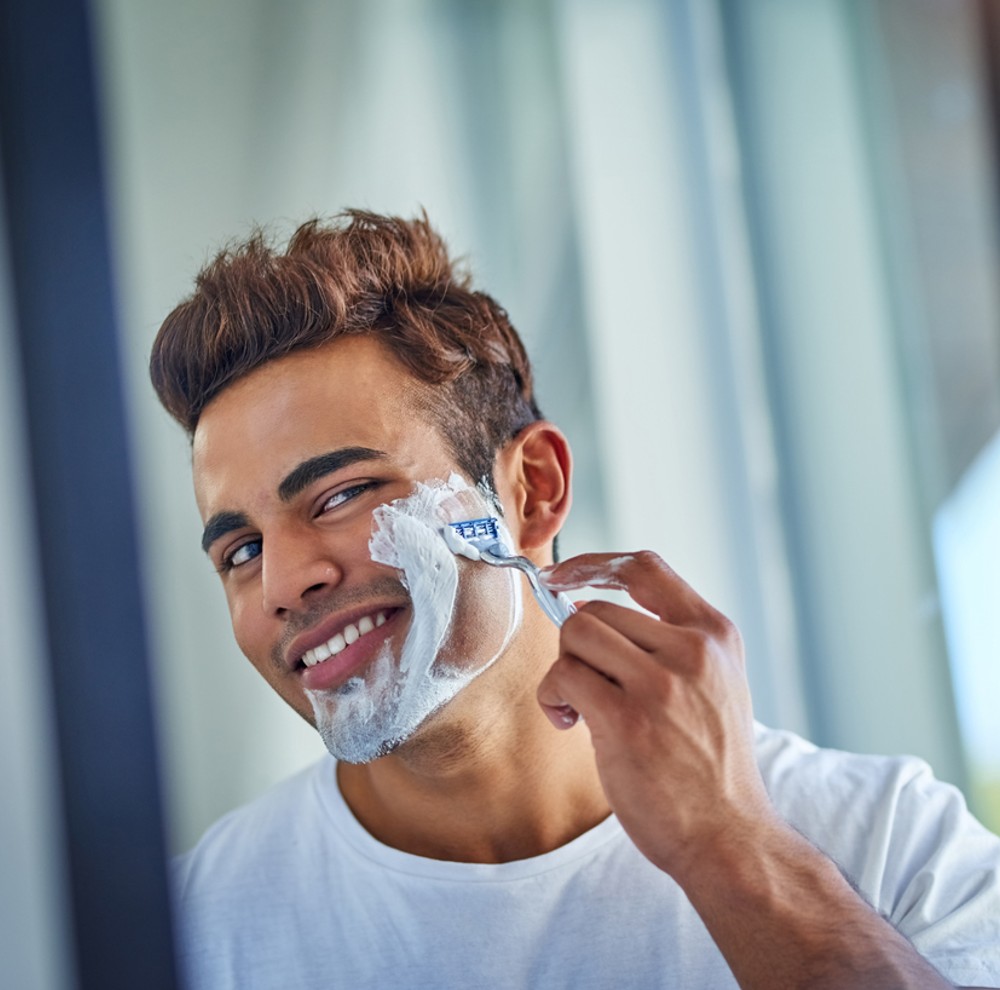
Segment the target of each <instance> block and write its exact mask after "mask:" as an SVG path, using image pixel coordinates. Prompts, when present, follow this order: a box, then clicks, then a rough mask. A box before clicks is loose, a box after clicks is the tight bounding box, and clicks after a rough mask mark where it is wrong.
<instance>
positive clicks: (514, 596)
mask: <svg viewBox="0 0 1000 990" xmlns="http://www.w3.org/2000/svg"><path fill="white" fill-rule="evenodd" d="M490 508H491V506H490V505H489V503H488V501H487V499H486V498H485V497H484V494H483V493H482V492H480V491H479V490H477V489H476V488H473V487H472V486H470V485H469V484H468V483H467V482H466V481H465V480H464V479H463V478H461V477H460V476H459V475H457V474H452V476H451V477H450V478H449V479H448V480H447V481H446V482H445V481H439V480H435V481H428V482H426V483H418V484H417V485H416V486H415V488H414V490H413V492H412V493H411V494H410V495H408V496H407V497H406V498H402V499H397V500H395V501H394V502H390V503H388V504H386V505H380V506H379V507H378V508H377V509H376V510H375V511H374V513H373V514H372V521H373V527H372V537H371V540H370V541H369V544H368V549H369V552H370V554H371V558H372V560H374V561H375V562H376V563H380V564H386V565H388V566H389V567H392V568H394V569H396V570H397V571H398V572H399V577H400V581H401V582H402V584H403V586H404V587H405V588H406V590H407V592H408V593H409V595H410V602H411V619H410V625H409V628H408V629H407V630H406V636H405V639H404V640H403V643H402V645H401V646H400V644H399V643H398V641H397V637H396V636H393V637H392V638H390V639H388V640H386V641H385V642H384V643H383V644H382V647H381V651H380V653H379V654H378V656H377V657H376V658H375V659H374V660H373V661H372V662H371V663H369V664H368V665H367V667H366V668H365V670H364V671H363V672H362V673H361V674H359V675H358V676H356V677H352V678H350V679H349V680H348V681H346V682H345V683H344V684H342V685H340V686H339V687H337V688H335V689H333V690H328V691H307V692H306V693H307V695H308V697H309V700H310V702H311V703H312V706H313V712H314V714H315V717H316V727H317V729H318V730H319V733H320V735H321V736H322V738H323V742H324V743H325V744H326V747H327V749H328V750H329V751H330V752H331V753H332V754H333V755H334V756H335V757H337V759H340V760H344V761H345V762H348V763H366V762H368V761H370V760H374V759H377V758H378V757H380V756H384V755H385V754H386V753H389V752H391V751H392V750H394V749H395V748H396V747H397V746H398V745H399V744H400V743H402V742H404V741H405V740H406V739H408V738H409V737H410V736H412V735H413V733H414V732H415V731H416V730H417V729H418V728H419V727H420V725H421V724H422V723H423V722H424V721H425V720H426V719H427V718H428V716H430V715H432V714H433V713H434V712H436V711H437V710H438V709H440V708H441V707H442V706H443V705H444V704H446V703H447V702H448V701H450V700H451V699H452V698H454V697H455V695H456V694H458V692H459V691H461V690H462V688H464V687H465V686H466V685H467V684H469V683H470V682H471V681H472V680H473V679H474V678H475V677H477V676H478V675H479V674H481V673H482V672H483V671H484V670H486V669H487V668H488V667H490V666H491V665H492V664H493V663H494V662H495V661H496V659H497V658H498V657H499V656H500V655H501V654H502V653H503V652H504V650H506V648H507V646H508V645H509V643H510V640H511V638H512V637H513V635H514V632H515V631H516V629H517V628H518V626H519V625H520V621H521V606H522V603H521V584H520V581H518V580H517V578H516V575H514V574H513V573H512V572H510V571H503V570H499V569H494V568H490V567H488V566H487V565H483V564H472V563H469V562H466V561H464V560H461V561H460V560H459V558H457V557H456V555H455V554H454V553H453V552H452V550H451V548H450V547H449V545H448V543H447V542H446V541H445V538H444V537H443V536H442V532H441V530H442V527H443V526H445V525H446V524H447V523H449V522H457V521H460V520H462V519H469V518H476V516H477V515H478V516H482V515H484V514H486V513H487V511H489V510H490ZM505 536H507V538H508V539H509V534H505Z"/></svg>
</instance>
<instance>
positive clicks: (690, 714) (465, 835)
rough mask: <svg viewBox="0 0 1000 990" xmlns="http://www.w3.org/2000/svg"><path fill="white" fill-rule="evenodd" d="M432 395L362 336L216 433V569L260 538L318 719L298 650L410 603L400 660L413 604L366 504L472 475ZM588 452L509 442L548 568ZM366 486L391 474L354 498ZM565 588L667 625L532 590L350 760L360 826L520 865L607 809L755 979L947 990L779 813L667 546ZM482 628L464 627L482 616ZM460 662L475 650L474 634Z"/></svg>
mask: <svg viewBox="0 0 1000 990" xmlns="http://www.w3.org/2000/svg"><path fill="white" fill-rule="evenodd" d="M422 388H423V386H421V385H420V384H419V383H418V382H417V381H415V380H414V379H413V378H412V377H411V376H410V375H409V373H408V372H406V371H405V370H404V369H403V368H402V367H401V366H400V365H398V364H397V363H396V361H395V360H394V358H393V357H392V356H391V355H390V354H389V353H388V352H386V351H385V350H384V349H383V348H382V347H381V346H380V345H379V344H377V343H376V342H375V341H373V340H371V339H368V338H350V339H344V340H340V341H337V342H335V343H333V344H330V345H327V346H325V347H323V348H321V349H319V350H316V351H310V352H305V353H300V354H296V355H292V356H289V357H286V358H282V359H280V360H277V361H274V362H272V363H270V364H268V365H266V366H265V367H263V368H262V369H259V370H258V371H255V372H253V373H252V374H251V375H249V376H247V377H246V378H244V379H242V380H241V381H239V382H237V383H236V384H234V385H232V386H230V387H229V388H228V389H227V390H226V391H225V392H223V393H222V394H221V395H220V396H218V397H217V398H216V399H215V400H214V401H213V402H212V403H211V404H210V405H209V406H208V407H207V409H206V410H205V412H204V414H203V416H202V418H201V421H200V423H199V425H198V428H197V431H196V434H195V440H194V462H193V463H194V478H195V489H196V494H197V498H198V504H199V508H200V510H201V512H202V518H203V521H205V522H206V523H208V524H210V526H209V528H210V530H211V533H210V536H213V537H215V538H213V539H211V541H210V543H209V546H208V552H209V555H210V556H211V558H212V560H213V562H215V563H216V565H218V564H219V562H220V561H221V560H222V558H223V556H225V555H226V554H229V553H231V552H232V551H233V548H239V547H243V546H247V547H249V549H245V550H244V551H243V552H242V554H240V555H239V557H238V559H240V560H243V559H244V558H248V559H247V560H246V562H245V563H244V564H242V565H241V566H239V567H236V568H234V569H232V570H229V571H225V572H224V573H223V575H222V580H223V585H224V587H225V592H226V597H227V601H228V604H229V609H230V613H231V617H232V622H233V629H234V632H235V635H236V639H237V641H238V642H239V645H240V647H241V649H242V650H243V652H244V653H245V654H246V655H247V657H248V658H249V659H250V661H251V663H253V665H254V666H255V667H256V668H257V669H258V671H260V673H261V674H262V675H263V676H264V678H265V679H266V680H267V681H268V683H269V684H271V686H272V687H273V688H274V689H275V691H277V693H278V694H279V695H281V697H282V698H284V699H285V701H286V702H287V703H288V704H290V705H291V706H292V707H293V708H294V709H295V710H296V711H298V712H299V713H300V714H301V715H302V716H303V717H304V718H307V719H311V717H312V713H311V706H310V705H309V703H308V700H307V699H306V697H305V693H304V688H303V684H302V672H301V671H298V670H295V669H290V668H289V667H288V666H286V665H285V664H284V663H283V662H281V658H282V657H283V656H284V655H285V654H287V652H288V649H289V644H290V643H294V642H295V641H296V639H298V641H301V640H302V637H303V636H305V637H308V636H309V635H310V634H311V631H312V630H315V629H317V628H320V627H322V626H323V624H324V623H327V624H329V623H331V622H336V621H338V617H343V616H345V615H348V614H349V613H352V612H353V613H356V612H357V610H358V609H361V610H364V609H368V608H372V609H374V608H382V607H385V608H392V609H399V611H398V612H396V613H394V617H393V619H392V621H391V622H390V623H387V624H386V626H385V627H383V628H384V629H388V630H389V632H388V633H387V634H386V635H387V636H388V639H389V642H390V643H391V644H392V645H393V649H394V650H395V653H396V656H397V657H398V654H399V647H400V646H401V643H402V637H403V636H404V635H405V629H406V625H407V622H408V621H409V620H408V616H407V598H406V595H405V591H404V590H403V589H402V588H401V586H400V585H399V584H398V579H397V576H396V575H395V573H394V572H393V571H392V569H391V568H387V567H384V566H383V565H379V564H376V563H374V562H373V561H372V560H371V559H370V557H369V555H368V538H369V535H370V532H371V513H372V510H373V509H374V508H375V507H376V506H377V505H378V504H380V503H383V502H387V501H390V500H391V499H394V498H400V497H403V496H405V495H407V494H408V493H409V491H410V490H411V489H412V487H413V485H414V483H415V482H417V481H422V480H426V479H429V478H447V477H448V476H449V475H450V473H451V472H452V471H456V470H458V468H457V465H456V464H455V463H454V458H453V457H452V455H451V454H450V453H448V450H447V446H446V445H445V443H444V441H443V439H442V437H441V436H440V435H439V434H438V432H437V431H436V429H435V428H434V427H433V426H432V425H431V424H430V422H429V421H428V419H427V417H426V415H425V414H424V413H423V412H421V408H420V404H419V400H420V398H421V395H422V394H423V393H422ZM355 448H367V449H371V450H377V451H380V452H382V453H381V456H379V457H378V458H377V459H369V460H363V461H357V462H355V463H352V464H350V465H347V466H341V467H337V468H336V469H335V470H333V471H330V472H327V473H321V474H320V476H319V477H315V478H312V479H311V480H310V482H309V483H308V484H306V485H305V486H304V487H303V488H302V490H301V491H298V492H297V493H296V494H294V495H293V496H291V497H290V498H282V497H281V494H280V491H281V488H282V482H283V481H285V480H286V479H287V478H288V477H289V475H290V474H291V473H293V472H294V471H296V469H297V468H298V467H299V466H300V465H302V464H308V463H309V462H310V461H311V460H312V459H314V458H316V457H317V456H319V455H323V454H324V453H325V452H329V451H339V450H346V449H355ZM570 463H571V462H570V453H569V448H568V445H567V443H566V440H565V438H564V437H563V435H562V434H561V433H560V432H559V431H558V430H557V429H556V428H555V427H553V426H552V425H551V424H548V423H536V424H533V425H532V426H530V427H528V428H527V429H526V430H524V431H522V433H521V434H519V435H518V437H516V438H515V439H514V440H513V441H511V442H510V443H509V444H508V445H507V446H506V447H504V448H503V450H501V451H500V453H499V454H498V458H497V462H496V466H495V481H496V486H497V491H498V494H499V496H500V499H501V502H502V504H503V505H504V508H505V518H506V522H507V524H508V526H509V528H510V530H511V535H512V539H513V541H514V542H515V544H516V547H515V549H516V551H517V552H519V553H522V554H524V555H525V556H527V557H529V558H531V559H532V560H534V561H535V563H537V564H539V565H551V562H552V557H551V545H552V540H553V538H554V536H555V535H556V533H557V532H558V531H559V529H560V527H561V526H562V524H563V522H564V520H565V517H566V515H567V513H568V512H569V507H570ZM359 483H364V484H368V483H371V484H372V486H373V487H371V488H370V489H365V490H363V491H361V492H360V493H358V494H351V497H350V498H349V499H346V501H345V498H346V496H344V494H343V493H344V492H348V493H352V492H354V491H356V487H357V486H358V485H359ZM286 489H287V485H286ZM286 494H287V491H286ZM331 498H332V501H331ZM213 520H214V521H215V522H214V523H213ZM220 520H221V524H220ZM233 522H240V523H241V525H239V526H232V525H231V524H232V523H233ZM220 529H225V532H222V533H221V534H220V533H219V532H218V531H219V530H220ZM258 550H259V551H260V552H259V553H258V552H257V551H258ZM466 566H467V567H468V568H473V569H478V571H479V572H481V571H484V570H488V569H487V568H484V567H483V566H482V565H475V564H472V563H471V562H469V563H468V564H467V565H466ZM481 576H482V575H481ZM472 578H473V572H472V571H467V572H466V573H465V575H464V577H463V578H462V580H463V581H465V582H469V581H470V580H471V579H472ZM548 583H549V585H550V586H551V587H553V588H554V589H558V590H567V591H569V590H573V589H576V588H581V587H584V586H601V585H606V586H611V587H618V588H624V589H625V590H626V591H627V592H628V593H629V594H630V595H631V596H632V598H633V599H634V600H635V601H636V602H637V603H638V604H640V605H641V606H643V607H644V608H646V609H648V610H649V611H650V612H651V613H653V615H652V616H648V615H644V614H642V613H639V612H636V611H633V610H629V609H625V608H622V607H620V606H617V605H612V604H609V603H601V602H591V603H580V610H579V611H578V613H577V614H576V615H574V616H573V617H571V618H570V619H569V620H568V621H567V622H566V623H565V625H564V626H563V627H562V630H561V631H559V630H556V628H555V627H554V626H553V625H552V624H551V623H550V622H549V621H548V620H547V619H546V618H545V617H544V616H543V615H542V613H541V612H540V610H539V609H538V608H537V607H536V606H535V605H534V602H533V601H528V600H527V599H526V605H525V610H524V618H523V621H522V623H521V626H520V627H519V628H518V629H517V631H516V632H515V635H514V636H513V638H512V640H511V643H510V645H509V647H508V649H507V650H506V652H505V653H504V655H503V656H502V657H501V658H500V659H499V660H498V661H497V662H496V663H495V664H493V665H492V666H491V667H489V668H488V669H487V670H486V671H485V672H484V673H482V674H481V675H480V676H478V677H477V678H476V679H475V680H473V681H472V682H471V683H470V684H469V686H468V687H466V688H465V689H464V690H462V691H461V692H460V693H459V694H458V695H457V696H456V697H455V698H454V699H453V700H452V701H451V702H449V703H448V704H447V705H445V706H444V708H442V709H440V710H439V711H438V712H437V713H435V714H434V715H432V716H431V717H430V718H428V719H427V720H426V721H425V722H424V723H423V724H422V725H421V726H420V728H419V729H418V730H417V731H416V732H415V733H414V735H413V736H412V737H411V738H410V739H409V740H407V741H406V742H405V743H403V744H402V745H401V746H399V747H398V748H397V749H396V750H395V751H393V752H392V753H390V754H389V755H387V756H384V757H382V758H380V759H378V760H375V761H373V762H371V763H367V764H361V765H346V764H343V763H341V764H339V765H338V775H339V783H340V787H341V790H342V792H343V795H344V798H345V800H346V801H347V803H348V805H349V806H350V807H351V809H352V811H353V812H354V814H355V816H356V817H357V818H358V820H359V821H360V822H361V824H362V825H363V826H364V827H365V828H367V829H368V831H369V832H370V833H371V834H372V835H373V836H375V837H376V838H377V839H379V840H380V841H382V842H384V843H386V844H388V845H391V846H394V847H396V848H398V849H402V850H404V851H407V852H411V853H414V854H417V855H423V856H429V857H434V858H440V859H449V860H457V861H465V862H504V861H509V860H513V859H520V858H525V857H529V856H534V855H539V854H541V853H544V852H547V851H549V850H551V849H554V848H557V847H558V846H560V845H562V844H564V843H565V842H568V841H570V840H571V839H573V838H575V837H576V836H578V835H580V834H581V833H582V832H584V831H585V830H587V829H589V828H591V827H593V826H594V825H595V824H597V823H598V822H599V821H601V820H602V819H603V818H605V817H606V816H607V815H608V814H609V813H610V812H611V811H612V810H613V811H614V813H615V814H616V815H617V816H618V818H619V819H620V821H621V823H622V825H623V827H624V828H625V830H626V831H627V832H628V834H629V836H630V837H631V838H632V840H633V841H634V842H635V844H636V846H637V847H638V848H639V849H640V850H641V851H642V853H643V854H644V855H645V856H646V857H647V858H648V859H649V860H650V861H651V862H652V863H654V864H655V865H656V866H657V867H659V868H660V869H662V870H664V871H665V872H667V873H669V874H670V875H671V876H672V877H673V878H674V879H675V880H676V881H677V882H678V883H679V884H680V886H681V887H682V888H683V889H684V891H685V892H686V894H687V895H688V897H689V899H690V900H691V903H692V904H693V906H694V907H695V909H696V910H697V911H698V913H699V914H700V915H701V917H702V919H703V920H704V922H705V924H706V926H707V927H708V929H709V931H710V932H711V934H712V936H713V938H714V939H715V941H716V943H717V944H718V946H719V948H720V950H721V951H722V953H723V955H724V956H725V958H726V960H727V962H728V963H729V965H730V967H731V969H732V970H733V973H734V974H735V976H736V978H737V980H738V981H739V983H740V986H741V987H744V988H748V990H749V988H761V990H764V988H767V990H772V988H774V987H782V988H792V987H803V988H804V987H809V988H810V990H826V988H831V990H833V988H836V990H839V988H844V990H848V988H849V990H856V988H857V987H859V986H866V987H869V986H870V987H886V988H890V987H891V988H917V987H920V988H941V987H947V986H949V984H948V983H946V982H945V981H944V980H942V979H941V978H940V976H938V975H937V974H936V972H934V971H933V970H932V969H931V967H929V966H928V965H927V964H926V963H925V962H924V961H923V960H922V959H921V958H920V956H919V955H918V954H917V953H916V952H915V951H914V950H913V949H912V947H911V946H910V945H909V943H908V942H906V940H905V939H903V938H902V937H901V936H899V935H898V934H897V933H896V932H895V930H894V929H893V928H892V927H891V926H889V925H888V924H886V923H885V922H884V921H883V920H882V919H881V918H879V917H878V916H877V915H876V914H875V913H874V912H873V911H872V910H871V909H870V908H869V907H868V906H867V905H866V904H865V903H864V902H863V901H862V900H861V899H860V898H859V897H858V896H857V895H856V894H855V893H854V891H853V890H852V889H851V887H850V886H849V885H848V884H847V883H846V882H845V881H844V879H843V878H842V877H841V875H840V872H839V871H838V870H837V868H836V867H835V866H834V864H833V863H831V862H830V860H828V859H827V858H826V857H825V856H823V855H822V854H821V853H819V852H818V851H817V850H816V849H814V848H813V847H812V846H811V845H810V844H809V843H808V842H806V841H805V840H804V839H803V838H801V836H799V835H798V834H797V833H795V832H794V831H793V830H792V829H790V828H789V827H788V826H787V825H786V824H785V823H784V822H783V821H782V819H781V818H780V816H779V815H778V814H777V812H776V810H775V809H774V807H773V806H772V805H771V803H770V801H769V799H768V796H767V794H766V792H765V789H764V785H763V782H762V781H761V778H760V775H759V773H758V771H757V767H756V763H755V760H754V751H753V734H752V714H751V705H750V695H749V690H748V687H747V681H746V676H745V670H744V658H743V649H742V644H741V641H740V637H739V633H738V631H737V630H736V629H735V627H734V626H733V625H732V623H731V622H729V621H728V620H727V619H726V618H725V617H724V616H722V615H721V614H720V613H719V612H717V611H716V610H715V609H713V608H712V607H711V606H710V605H709V604H708V603H707V602H705V601H704V600H703V599H702V598H700V597H699V596H698V595H697V594H696V593H695V592H694V591H693V590H692V589H691V588H690V587H688V586H687V585H686V584H685V583H684V582H683V581H682V580H681V579H680V578H679V577H678V576H677V575H676V574H675V573H674V572H673V571H671V570H670V568H669V567H668V566H667V565H666V564H665V563H664V562H663V561H662V560H660V558H658V557H657V556H655V555H654V554H651V553H639V554H635V555H631V556H623V555H620V554H619V555H607V554H605V555H602V554H590V555H584V556H581V557H576V558H573V559H571V560H568V561H566V562H564V563H561V564H559V565H558V566H555V567H551V568H550V570H549V571H548ZM474 593H475V587H474V585H473V586H472V589H471V591H470V592H469V594H473V595H474ZM459 618H461V616H459ZM464 628H465V635H466V637H468V636H469V632H468V630H469V629H473V628H475V624H474V623H470V622H466V623H464ZM484 635H485V634H484ZM473 638H474V637H473ZM462 652H463V653H466V654H468V656H469V657H470V658H472V660H474V659H475V654H476V652H477V651H476V649H475V643H474V642H468V641H467V642H465V644H464V646H463V649H462ZM358 663H359V664H360V665H361V668H362V669H363V666H364V658H363V657H362V658H361V659H360V660H359V661H358ZM567 706H569V707H570V708H571V709H572V710H574V711H576V712H579V713H580V714H581V715H582V716H583V718H584V720H585V725H584V726H573V724H572V723H573V721H574V719H573V718H568V717H567V714H566V713H567ZM553 727H555V728H553ZM555 729H558V730H560V731H555Z"/></svg>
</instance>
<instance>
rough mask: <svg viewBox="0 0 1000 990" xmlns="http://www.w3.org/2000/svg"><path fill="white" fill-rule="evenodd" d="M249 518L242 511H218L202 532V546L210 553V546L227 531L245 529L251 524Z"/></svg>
mask: <svg viewBox="0 0 1000 990" xmlns="http://www.w3.org/2000/svg"><path fill="white" fill-rule="evenodd" d="M249 525H250V523H249V520H248V519H247V517H246V516H245V515H243V513H242V512H216V514H215V515H214V516H212V518H211V519H209V520H208V522H207V523H206V524H205V531H204V532H203V533H202V534H201V548H202V550H204V551H205V553H208V548H209V547H210V546H211V545H212V544H213V543H214V542H215V541H216V540H217V539H218V538H219V537H220V536H225V535H226V533H231V532H232V531H233V530H234V529H243V527H244V526H249Z"/></svg>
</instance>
